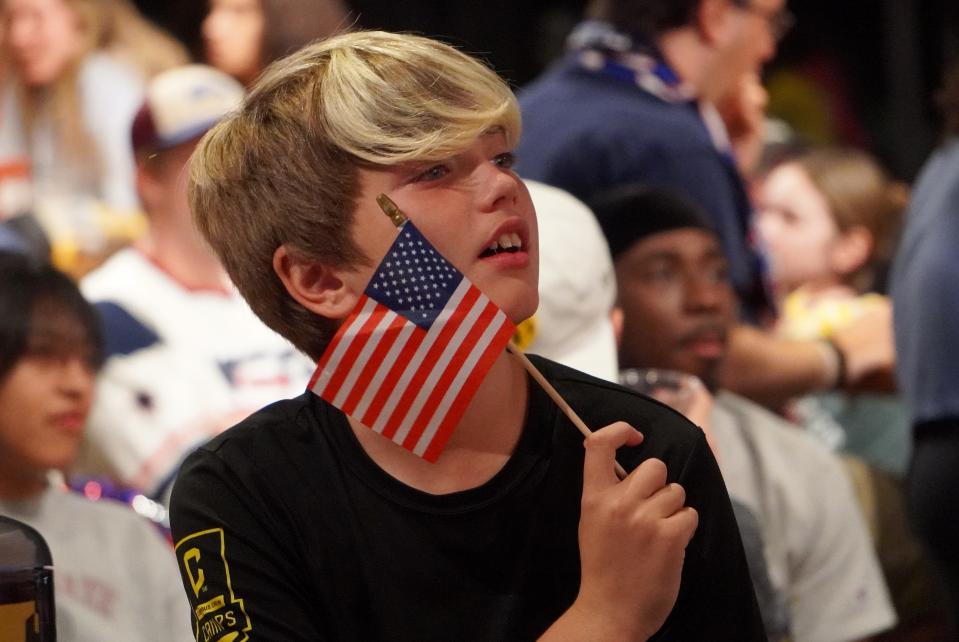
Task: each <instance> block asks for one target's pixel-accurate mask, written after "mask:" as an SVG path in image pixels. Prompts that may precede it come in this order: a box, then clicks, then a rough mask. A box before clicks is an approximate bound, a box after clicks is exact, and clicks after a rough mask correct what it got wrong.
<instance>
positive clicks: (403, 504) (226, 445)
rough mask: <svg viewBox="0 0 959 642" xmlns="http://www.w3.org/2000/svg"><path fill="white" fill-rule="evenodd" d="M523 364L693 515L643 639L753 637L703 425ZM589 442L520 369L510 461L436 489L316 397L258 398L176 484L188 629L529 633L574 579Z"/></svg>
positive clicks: (268, 636) (569, 593)
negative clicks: (525, 395) (380, 459)
mask: <svg viewBox="0 0 959 642" xmlns="http://www.w3.org/2000/svg"><path fill="white" fill-rule="evenodd" d="M534 360H535V363H536V364H537V365H538V366H539V367H540V369H541V370H542V372H543V373H544V375H546V377H547V378H548V379H549V380H550V381H551V382H552V383H553V385H554V386H555V387H556V388H557V390H559V392H560V393H561V394H562V395H563V397H564V398H565V399H566V400H567V401H568V402H569V404H570V405H571V406H572V407H573V408H574V409H575V410H576V411H577V413H578V414H579V415H580V416H581V417H582V418H583V420H584V421H585V422H586V424H587V425H589V426H591V427H594V428H600V427H602V426H605V425H607V424H610V423H612V422H614V421H618V420H625V421H627V422H629V423H630V424H631V425H633V426H635V427H637V428H638V429H639V430H640V431H641V432H643V433H644V435H645V440H644V441H643V443H642V444H641V445H640V446H638V447H635V448H624V449H622V450H621V451H620V453H619V460H620V462H621V463H622V464H623V466H624V467H625V468H626V469H627V470H631V469H633V468H634V467H635V466H636V465H638V464H639V463H640V462H641V461H643V460H645V459H648V458H651V457H657V458H659V459H662V460H663V461H664V462H665V463H666V465H667V469H668V471H669V480H670V481H676V482H679V483H680V484H682V485H683V487H684V488H685V489H686V493H687V504H688V505H690V506H693V507H694V508H696V509H697V510H698V511H699V528H698V530H697V532H696V535H695V536H694V537H693V539H692V541H691V542H690V545H689V547H688V548H687V552H686V558H685V565H684V569H683V579H682V585H681V588H680V594H679V599H678V601H677V604H676V606H675V608H674V610H673V613H672V614H671V615H670V617H669V619H668V620H667V622H666V624H665V625H664V627H663V629H662V630H661V631H660V633H659V634H658V635H657V636H656V637H655V638H654V639H655V640H735V641H737V642H749V641H751V640H764V639H765V636H764V634H763V628H762V621H761V619H760V616H759V612H758V609H757V607H756V600H755V596H754V594H753V589H752V585H751V584H750V579H749V572H748V570H747V566H746V562H745V558H744V555H743V548H742V544H741V542H740V539H739V533H738V531H737V528H736V522H735V520H734V517H733V513H732V509H731V507H730V503H729V498H728V496H727V494H726V488H725V486H724V484H723V481H722V478H721V476H720V473H719V469H718V467H717V466H716V462H715V460H714V459H713V457H712V454H711V453H710V451H709V449H708V447H707V445H706V441H705V439H704V438H703V435H702V432H701V431H700V430H699V429H698V428H696V427H695V426H693V425H692V424H690V423H689V422H688V421H686V420H685V419H684V418H683V417H682V416H680V415H679V414H677V413H675V412H673V411H672V410H670V409H669V408H667V407H665V406H663V405H661V404H658V403H657V402H654V401H652V400H649V399H647V398H645V397H642V396H640V395H638V394H635V393H632V392H630V391H627V390H625V389H623V388H621V387H619V386H615V385H613V384H610V383H606V382H603V381H599V380H597V379H593V378H591V377H588V376H587V375H584V374H582V373H579V372H576V371H574V370H570V369H568V368H565V367H563V366H560V365H558V364H555V363H552V362H549V361H546V360H544V359H540V358H535V357H534ZM582 441H583V439H582V436H581V435H580V434H579V433H578V432H577V430H576V429H575V428H574V427H573V425H572V424H571V423H570V422H569V420H568V419H567V418H566V417H565V416H564V415H563V414H562V412H560V411H559V409H558V408H557V407H556V406H555V405H554V404H553V402H552V401H551V400H550V399H549V397H547V396H546V394H545V393H544V392H543V391H542V390H541V389H540V388H539V387H538V386H537V385H536V384H535V382H532V381H531V382H530V396H529V405H528V409H527V418H526V424H525V427H524V430H523V434H522V436H521V437H520V440H519V443H518V444H517V446H516V449H515V452H514V453H513V456H512V457H511V458H510V459H509V461H508V462H507V463H506V465H505V466H504V467H503V468H502V469H501V470H500V471H499V472H498V473H497V474H496V475H495V476H494V477H493V478H492V479H490V480H489V481H488V482H486V483H484V484H483V485H481V486H479V487H477V488H473V489H470V490H466V491H461V492H456V493H450V494H446V495H431V494H429V493H424V492H422V491H419V490H416V489H413V488H410V487H409V486H406V485H405V484H403V483H401V482H399V481H398V480H396V479H395V478H393V477H391V476H389V475H388V474H387V473H385V472H384V471H383V470H382V469H380V468H379V467H378V466H377V465H376V464H375V463H374V462H373V461H372V460H371V459H370V458H369V457H368V456H367V455H366V453H365V452H364V451H363V449H362V448H361V446H360V445H359V442H358V441H357V440H356V437H355V435H354V434H353V432H352V430H351V429H350V426H349V424H348V422H347V420H346V417H345V416H344V415H343V414H342V413H341V412H340V411H339V410H337V409H336V408H334V407H332V406H330V405H329V404H327V403H326V402H324V401H323V400H322V399H320V398H318V397H316V396H315V395H313V394H312V393H305V394H303V395H302V396H300V397H298V398H296V399H292V400H289V401H283V402H280V403H276V404H274V405H272V406H269V407H267V408H265V409H263V410H262V411H260V412H258V413H256V414H254V415H253V416H251V417H250V418H248V419H247V420H245V421H244V422H243V423H241V424H239V425H238V426H235V427H234V428H232V429H230V430H228V431H227V432H225V433H223V434H222V435H220V436H218V437H217V438H215V439H214V440H213V441H211V442H210V443H209V444H207V445H206V446H204V447H203V448H201V449H199V450H197V451H196V452H194V453H193V454H192V455H191V456H190V457H189V458H188V459H187V461H186V462H185V463H184V465H183V467H182V469H181V472H180V474H179V477H178V479H177V482H176V486H175V488H174V490H173V496H172V508H171V511H172V512H171V522H172V526H173V534H174V540H175V542H176V552H177V558H178V560H179V562H180V570H181V575H182V576H183V582H184V586H185V588H186V591H187V594H188V596H189V598H190V602H191V605H192V607H193V611H194V614H193V617H194V624H195V625H196V626H198V629H199V632H198V639H199V640H204V641H211V642H212V641H215V640H221V639H233V638H230V637H229V634H230V633H241V635H239V636H238V637H237V638H236V639H238V640H243V639H246V638H244V635H249V638H250V639H252V640H278V641H279V640H282V641H293V640H416V641H417V642H423V641H428V640H444V641H445V640H457V641H458V640H530V639H535V638H536V637H537V636H538V635H540V634H541V633H542V632H543V631H545V630H546V629H547V628H548V627H549V626H550V624H551V623H552V622H554V621H555V620H556V619H557V618H558V617H559V616H560V615H561V614H562V613H563V612H564V611H565V610H566V609H567V608H568V607H569V606H570V605H571V604H572V602H573V600H574V598H575V597H576V594H577V591H578V588H579V579H580V568H579V550H578V545H577V529H578V523H579V510H580V498H581V494H582V481H583V453H584V450H583V445H582ZM197 620H198V621H197Z"/></svg>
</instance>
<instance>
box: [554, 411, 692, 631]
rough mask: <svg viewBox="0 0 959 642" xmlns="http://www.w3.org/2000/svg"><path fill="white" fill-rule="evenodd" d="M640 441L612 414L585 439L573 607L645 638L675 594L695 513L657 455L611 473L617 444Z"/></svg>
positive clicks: (605, 626)
mask: <svg viewBox="0 0 959 642" xmlns="http://www.w3.org/2000/svg"><path fill="white" fill-rule="evenodd" d="M641 441H642V435H641V434H640V433H639V432H637V431H636V430H635V429H634V428H632V427H631V426H629V425H628V424H626V423H623V422H617V423H614V424H611V425H609V426H606V427H605V428H602V429H601V430H597V431H596V432H594V433H593V434H592V435H591V436H590V437H589V438H587V439H586V444H585V445H586V457H585V462H584V465H583V499H582V514H581V516H580V524H579V548H580V558H581V564H582V581H581V584H580V591H579V595H578V596H577V598H576V602H575V603H574V605H573V607H572V608H573V609H579V610H580V612H581V613H584V614H587V615H588V616H589V617H590V618H595V619H594V620H593V621H594V622H598V623H601V624H600V626H601V629H600V630H601V631H602V633H604V634H606V635H609V636H610V637H611V638H615V639H631V640H633V639H640V640H645V639H647V638H648V637H650V636H651V635H653V634H654V633H655V632H656V631H658V630H659V628H660V627H662V625H663V622H665V620H666V617H667V616H668V615H669V613H670V611H671V610H672V608H673V605H674V603H675V602H676V597H677V595H678V593H679V584H680V576H681V573H682V568H683V560H684V556H685V551H686V546H687V544H689V540H690V539H691V538H692V536H693V533H694V532H695V531H696V526H697V524H698V519H699V517H698V515H697V513H696V511H695V510H694V509H692V508H689V507H686V506H685V505H684V504H685V501H686V492H685V491H684V490H683V488H682V486H680V485H679V484H667V483H666V465H665V464H664V463H663V462H662V461H660V460H658V459H649V460H646V461H645V462H643V463H642V464H641V465H640V466H639V467H638V468H637V469H636V470H634V471H633V472H632V473H630V474H629V475H628V476H627V477H626V479H624V480H623V481H619V479H618V478H617V477H616V473H615V470H614V461H615V455H616V449H617V448H619V447H621V446H626V445H629V446H635V445H638V444H639V443H640V442H641ZM595 632H597V631H596V630H595V629H594V633H595ZM591 637H593V639H600V638H602V637H605V635H598V636H591Z"/></svg>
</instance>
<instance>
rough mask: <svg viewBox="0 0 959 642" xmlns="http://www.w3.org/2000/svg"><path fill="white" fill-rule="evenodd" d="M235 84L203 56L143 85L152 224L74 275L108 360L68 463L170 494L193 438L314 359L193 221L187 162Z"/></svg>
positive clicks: (256, 402) (139, 138)
mask: <svg viewBox="0 0 959 642" xmlns="http://www.w3.org/2000/svg"><path fill="white" fill-rule="evenodd" d="M243 95H244V89H243V87H242V86H241V85H240V84H239V83H238V82H237V81H236V80H234V79H233V78H231V77H230V76H228V75H226V74H224V73H222V72H220V71H218V70H216V69H213V68H212V67H208V66H205V65H188V66H184V67H180V68H177V69H173V70H170V71H168V72H165V73H162V74H160V75H158V76H157V77H156V78H154V80H153V81H152V82H151V83H150V84H149V86H148V87H147V91H146V100H145V101H144V104H143V106H142V107H141V109H140V111H139V112H138V114H137V116H136V119H135V121H134V123H133V127H132V136H131V138H132V145H133V149H134V153H135V155H136V160H137V189H138V192H139V195H140V199H141V201H142V202H143V206H144V210H145V212H146V214H147V219H148V222H149V230H148V232H147V233H146V234H145V235H144V236H143V238H141V239H139V240H138V241H137V242H136V244H135V245H134V246H133V247H130V248H126V249H124V250H121V251H120V252H118V253H116V254H115V255H113V256H112V257H111V258H110V259H109V260H108V261H107V262H106V263H105V264H104V265H102V266H101V267H100V268H99V269H97V270H95V271H94V272H92V273H90V274H89V275H87V276H86V277H85V278H84V279H83V281H82V284H81V285H82V288H83V292H84V294H85V295H86V296H87V297H88V298H89V299H90V300H92V301H94V302H95V303H96V306H97V309H98V311H99V312H100V315H101V317H102V320H103V323H104V335H105V339H106V352H107V360H106V364H105V367H104V369H103V376H102V377H101V379H100V382H99V384H98V385H99V390H98V395H97V398H98V401H97V403H96V405H95V406H94V409H93V413H92V415H91V420H90V426H89V430H88V433H87V435H88V436H87V443H86V444H85V447H84V452H83V455H82V456H81V458H80V460H79V462H78V464H77V466H76V467H75V470H74V473H75V474H82V475H96V476H108V477H110V478H112V479H113V480H114V481H116V482H119V483H120V484H122V485H124V486H128V487H131V488H135V489H138V490H141V491H143V492H144V493H146V494H147V495H149V496H150V497H152V498H154V499H158V500H161V501H165V498H166V493H167V492H168V490H169V484H170V482H171V481H172V478H173V476H174V474H175V472H176V470H177V468H178V465H179V462H180V460H181V459H182V458H183V457H184V456H185V455H186V454H187V452H189V450H190V449H191V448H192V447H194V446H195V445H196V444H198V443H199V442H201V441H204V440H205V439H207V438H209V437H210V436H212V435H214V434H216V433H218V432H219V431H221V430H222V429H224V428H226V427H227V426H229V425H231V424H232V423H235V422H236V421H237V420H238V419H239V418H242V417H244V416H246V414H248V413H249V412H252V411H253V410H256V409H258V408H260V407H261V406H263V405H265V404H266V403H268V402H270V401H273V400H275V399H277V398H280V397H285V396H290V395H293V394H298V393H299V392H301V391H302V390H303V388H304V386H305V385H306V382H307V381H308V379H309V375H310V373H311V372H312V364H311V363H310V362H309V361H308V360H307V359H306V358H305V357H303V356H302V355H301V354H300V353H298V352H297V351H295V350H294V349H293V347H292V346H291V345H290V344H289V343H288V342H287V341H286V340H285V339H283V338H281V337H280V336H279V335H277V334H276V333H274V332H273V331H272V330H270V329H268V328H267V327H266V326H264V325H263V324H262V323H261V322H260V321H259V320H258V319H257V318H256V317H255V316H254V315H253V313H252V312H251V311H250V310H249V308H248V306H247V304H246V303H245V302H244V301H243V299H242V298H241V297H240V296H239V294H238V293H237V292H236V291H235V289H234V288H233V286H232V284H231V283H230V281H229V279H228V278H227V276H226V273H225V271H224V269H223V267H222V266H221V265H220V263H219V261H218V260H217V259H216V257H215V256H214V255H213V254H212V252H210V251H209V249H208V248H207V246H206V244H205V243H204V242H203V240H202V238H201V237H200V236H199V234H198V233H197V232H196V230H195V229H194V227H193V224H192V222H191V218H190V210H189V206H188V204H187V197H186V184H187V181H186V173H185V167H186V163H187V161H188V159H189V157H190V154H191V153H192V151H193V148H194V147H195V145H196V143H197V142H198V140H199V138H200V137H201V136H202V135H203V134H204V133H206V131H207V130H208V129H210V128H211V127H212V126H213V125H214V124H216V123H217V122H218V121H219V120H220V119H221V118H222V117H223V116H225V115H226V114H228V113H229V112H230V111H232V110H233V109H235V108H236V107H238V106H239V104H240V103H241V101H242V99H243Z"/></svg>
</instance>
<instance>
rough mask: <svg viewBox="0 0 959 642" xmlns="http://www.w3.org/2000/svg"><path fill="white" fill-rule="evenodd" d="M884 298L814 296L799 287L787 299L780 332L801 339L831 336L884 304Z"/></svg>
mask: <svg viewBox="0 0 959 642" xmlns="http://www.w3.org/2000/svg"><path fill="white" fill-rule="evenodd" d="M884 301H885V297H883V296H882V295H879V294H863V295H860V296H855V297H841V298H840V297H829V298H820V299H814V298H813V297H812V296H810V295H809V294H808V293H807V292H805V291H804V290H803V289H799V290H797V291H795V292H793V293H792V294H790V295H789V296H787V297H786V300H785V301H784V302H783V306H782V316H781V318H780V321H779V333H780V335H781V336H783V337H784V338H787V339H795V340H800V341H804V340H814V339H828V338H829V337H831V336H832V335H833V334H835V333H836V331H837V330H839V329H841V328H846V327H849V326H850V325H852V324H853V323H855V321H856V319H858V318H859V317H861V316H862V315H864V314H865V313H866V312H868V311H869V310H871V309H873V308H876V307H881V306H882V305H884Z"/></svg>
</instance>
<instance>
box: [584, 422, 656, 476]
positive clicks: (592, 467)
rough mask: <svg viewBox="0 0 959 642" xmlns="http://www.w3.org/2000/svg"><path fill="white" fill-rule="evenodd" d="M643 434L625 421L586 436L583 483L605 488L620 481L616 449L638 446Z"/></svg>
mask: <svg viewBox="0 0 959 642" xmlns="http://www.w3.org/2000/svg"><path fill="white" fill-rule="evenodd" d="M642 440H643V435H642V434H641V433H640V432H639V431H637V430H636V429H635V428H633V427H632V426H630V425H629V424H627V423H626V422H623V421H617V422H616V423H614V424H610V425H608V426H606V427H605V428H600V429H599V430H597V431H595V432H594V433H593V434H591V435H590V436H589V437H587V438H586V441H585V442H584V446H585V448H586V457H585V460H584V462H583V485H584V487H586V488H594V489H598V488H604V487H606V486H610V485H612V484H615V483H617V482H618V481H619V478H618V477H616V464H615V462H616V449H617V448H620V447H622V446H627V445H628V446H636V445H638V444H639V443H640V442H641V441H642Z"/></svg>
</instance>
